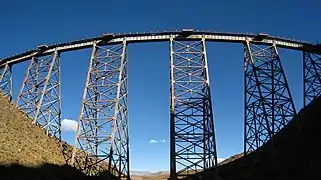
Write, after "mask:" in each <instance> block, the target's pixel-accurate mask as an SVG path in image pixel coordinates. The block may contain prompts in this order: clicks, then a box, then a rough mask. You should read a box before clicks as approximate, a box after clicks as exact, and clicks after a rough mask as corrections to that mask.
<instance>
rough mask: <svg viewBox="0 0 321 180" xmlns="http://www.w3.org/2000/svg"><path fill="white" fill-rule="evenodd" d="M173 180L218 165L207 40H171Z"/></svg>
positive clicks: (171, 174)
mask: <svg viewBox="0 0 321 180" xmlns="http://www.w3.org/2000/svg"><path fill="white" fill-rule="evenodd" d="M170 72H171V78H170V84H171V89H170V91H171V92H170V93H171V109H170V128H171V138H170V141H171V142H170V145H171V147H170V149H171V152H170V156H171V167H170V168H171V172H170V178H171V180H176V179H177V178H182V177H186V176H189V175H191V174H194V173H195V172H199V171H203V170H205V169H208V168H212V167H215V166H216V165H217V153H216V143H215V132H214V118H213V110H212V103H211V95H210V86H209V75H208V67H207V59H206V47H205V38H204V37H203V38H202V39H201V40H200V41H191V42H187V41H184V42H181V41H177V40H175V38H174V37H173V36H172V37H171V38H170Z"/></svg>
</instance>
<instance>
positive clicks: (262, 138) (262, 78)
mask: <svg viewBox="0 0 321 180" xmlns="http://www.w3.org/2000/svg"><path fill="white" fill-rule="evenodd" d="M244 63H245V71H244V78H245V81H244V83H245V84H244V88H245V121H244V125H245V130H244V133H245V134H244V137H245V138H244V154H245V155H246V154H247V153H249V152H251V151H254V150H256V149H257V148H258V147H260V146H261V145H263V144H264V143H265V142H266V141H268V140H269V139H272V140H273V136H274V135H275V133H277V132H278V131H279V130H280V129H282V128H283V127H284V126H285V125H286V124H287V123H288V122H289V121H290V120H291V119H292V118H293V116H294V115H295V114H296V110H295V107H294V103H293V99H292V96H291V92H290V89H289V86H288V83H287V79H286V76H285V73H284V70H283V67H282V64H281V61H280V57H279V55H278V51H277V48H276V45H275V44H273V45H270V46H259V45H254V44H252V43H250V41H248V40H247V41H246V42H245V44H244Z"/></svg>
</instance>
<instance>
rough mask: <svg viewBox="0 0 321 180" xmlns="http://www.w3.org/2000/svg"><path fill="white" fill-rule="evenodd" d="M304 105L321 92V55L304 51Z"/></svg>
mask: <svg viewBox="0 0 321 180" xmlns="http://www.w3.org/2000/svg"><path fill="white" fill-rule="evenodd" d="M303 73H304V84H303V86H304V106H306V105H308V104H309V103H310V102H311V101H312V100H313V99H314V98H316V97H319V96H320V93H321V74H320V73H321V56H318V55H316V54H311V53H308V52H303Z"/></svg>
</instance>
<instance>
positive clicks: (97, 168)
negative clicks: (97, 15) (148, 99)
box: [72, 39, 130, 179]
mask: <svg viewBox="0 0 321 180" xmlns="http://www.w3.org/2000/svg"><path fill="white" fill-rule="evenodd" d="M128 143H129V136H128V113H127V57H126V40H125V39H124V40H123V42H122V43H120V44H116V45H114V46H109V47H103V46H99V44H98V43H94V45H93V50H92V56H91V60H90V65H89V70H88V75H87V80H86V87H85V90H84V94H83V101H82V107H81V112H80V116H79V120H78V127H77V135H76V139H75V143H74V149H73V154H72V164H74V165H75V166H76V167H77V168H79V169H81V170H83V171H84V172H85V173H86V174H88V175H97V174H99V173H101V172H103V171H107V169H108V171H109V173H110V174H113V175H115V176H116V177H118V178H120V179H130V175H129V149H128V148H129V147H128ZM77 149H80V150H82V151H78V150H77ZM84 152H85V153H84Z"/></svg>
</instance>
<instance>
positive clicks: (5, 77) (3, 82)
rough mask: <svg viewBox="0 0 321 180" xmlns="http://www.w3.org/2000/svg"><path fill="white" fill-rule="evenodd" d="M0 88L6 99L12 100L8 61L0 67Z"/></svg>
mask: <svg viewBox="0 0 321 180" xmlns="http://www.w3.org/2000/svg"><path fill="white" fill-rule="evenodd" d="M0 90H1V92H2V93H3V94H4V96H5V97H6V98H7V99H9V100H10V101H11V100H12V66H11V65H9V64H8V63H5V64H2V65H1V67H0Z"/></svg>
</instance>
